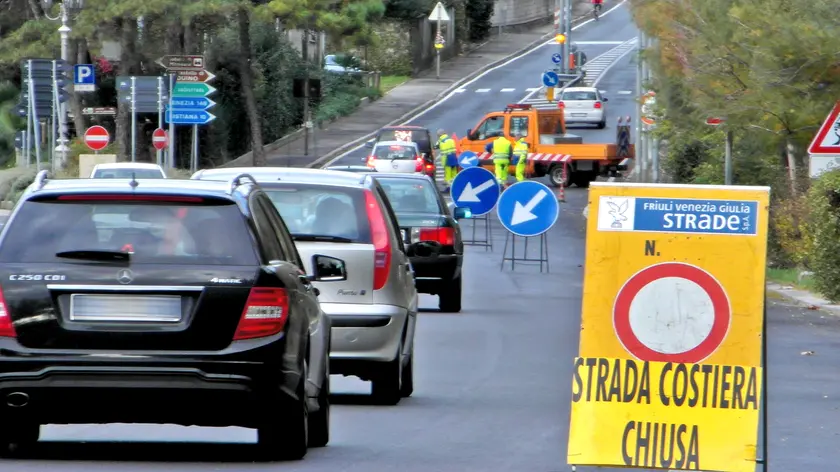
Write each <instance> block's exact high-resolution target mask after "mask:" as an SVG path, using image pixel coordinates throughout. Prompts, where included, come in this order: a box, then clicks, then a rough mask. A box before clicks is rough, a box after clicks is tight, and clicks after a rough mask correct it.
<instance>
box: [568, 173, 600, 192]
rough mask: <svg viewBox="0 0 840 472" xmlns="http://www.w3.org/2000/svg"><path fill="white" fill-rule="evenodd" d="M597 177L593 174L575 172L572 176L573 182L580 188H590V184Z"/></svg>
mask: <svg viewBox="0 0 840 472" xmlns="http://www.w3.org/2000/svg"><path fill="white" fill-rule="evenodd" d="M596 177H597V175H593V173H592V172H575V173H574V174H573V175H572V180H573V181H574V183H575V185H577V186H578V187H580V188H588V187H589V183H590V182H592V181H593V180H595V178H596Z"/></svg>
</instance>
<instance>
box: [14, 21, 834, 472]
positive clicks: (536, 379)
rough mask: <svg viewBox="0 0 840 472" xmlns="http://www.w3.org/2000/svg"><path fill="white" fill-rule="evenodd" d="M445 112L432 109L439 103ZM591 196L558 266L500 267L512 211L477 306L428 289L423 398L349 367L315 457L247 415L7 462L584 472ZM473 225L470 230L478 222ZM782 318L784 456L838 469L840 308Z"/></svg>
mask: <svg viewBox="0 0 840 472" xmlns="http://www.w3.org/2000/svg"><path fill="white" fill-rule="evenodd" d="M621 15H623V14H613V15H609V16H607V17H604V18H603V19H602V20H601V22H599V23H597V24H593V25H592V27H593V28H598V29H599V30H600V33H597V32H595V33H592V34H593V35H595V36H597V34H601V36H602V39H603V38H612V33H613V32H621V31H622V30H623V26H622V24H620V22H619V21H618V20H619V19H621V18H622V16H621ZM624 19H625V21H629V19H627V17H626V16H625V17H624ZM611 22H615V24H611ZM580 31H581V34H583V33H584V32H585V31H586V27H584V28H581V30H580ZM523 60H526V59H523ZM527 60H530V59H527ZM533 60H534V61H538V59H533ZM540 60H541V59H540ZM514 64H516V63H514ZM522 64H525V63H524V62H523V63H522ZM520 66H521V67H524V66H522V65H521V64H520ZM632 68H633V66H632V64H631V63H630V62H629V60H625V61H624V62H622V63H619V64H617V65H616V66H615V67H614V68H613V69H611V70H610V71H609V74H610V75H608V76H607V77H605V79H604V81H603V82H602V84H599V85H600V86H601V88H603V89H605V90H608V91H612V90H613V89H614V90H619V89H624V90H631V89H632V85H633V80H635V77H634V76H633V71H632ZM488 87H489V85H488ZM611 96H612V95H611ZM472 97H473V98H472V100H473V101H475V96H474V95H473V96H472ZM617 101H618V102H620V99H618V100H617ZM459 103H460V102H459ZM464 103H472V102H464ZM611 103H613V102H611ZM630 104H632V100H628V103H627V104H625V105H627V106H630V108H632V106H631V105H630ZM447 106H448V105H447ZM619 106H621V105H619ZM439 108H441V107H439ZM458 109H459V107H458V106H456V107H454V109H451V110H450V113H456V111H457V110H458ZM445 111H446V110H445V109H444V110H440V112H445ZM437 112H438V111H436V112H435V113H437ZM444 114H445V113H444ZM631 114H632V113H631ZM432 118H433V115H432V114H431V113H430V114H427V115H426V116H424V117H423V119H429V120H431V119H432ZM607 132H609V131H607ZM586 195H587V194H586V191H585V190H583V189H577V188H572V189H568V191H567V200H568V201H567V203H565V204H564V205H562V213H561V216H560V220H559V221H558V224H557V225H556V226H555V227H554V228H553V229H552V230H551V231H550V232H549V233H548V241H549V246H550V250H549V251H550V253H549V256H550V263H551V266H550V270H551V273H550V274H540V273H539V271H538V269H537V268H535V267H527V266H521V265H517V268H516V270H515V271H514V272H512V271H511V270H510V269H509V268H507V269H505V270H500V263H501V258H502V245H503V243H504V232H503V230H502V229H501V228H500V227H499V225H498V223H497V222H496V224H495V226H494V230H493V239H494V248H493V250H492V251H485V250H484V249H483V248H474V247H470V248H468V251H467V256H466V258H465V268H464V271H465V276H464V297H465V298H464V311H463V312H462V313H461V314H458V315H448V314H441V313H437V312H436V311H435V310H434V309H433V307H435V306H436V302H437V300H436V298H435V297H426V296H424V297H423V298H422V306H423V307H427V308H428V309H425V310H423V313H421V316H420V320H419V322H418V326H417V330H418V331H417V338H416V352H415V354H416V356H417V359H416V366H415V368H416V390H415V394H414V396H412V397H411V398H409V399H406V400H404V401H403V402H402V403H401V404H400V405H398V406H395V407H380V406H374V405H370V404H368V399H367V397H366V395H365V394H366V393H367V392H368V391H369V386H368V384H366V383H363V382H361V381H358V380H356V379H354V378H341V377H336V378H334V379H333V382H334V383H333V392H334V398H333V402H334V404H335V408H334V410H333V417H332V421H333V422H332V428H333V429H332V441H331V442H330V445H329V446H328V447H326V448H323V449H314V450H311V451H310V453H309V455H308V456H307V458H306V459H305V460H304V461H303V462H297V463H289V464H282V463H278V464H264V463H252V462H251V461H250V457H251V456H252V454H253V448H252V447H251V446H250V445H249V444H248V443H252V442H253V441H254V440H255V434H254V432H253V431H250V430H245V429H237V428H225V429H212V428H183V427H176V426H145V425H109V426H89V425H82V426H48V427H46V428H45V431H44V439H45V442H43V443H42V444H41V445H40V446H39V448H38V449H37V450H36V451H35V455H34V458H32V459H29V460H25V461H24V460H21V461H3V462H0V470H4V471H5V470H8V471H14V472H35V471H38V472H41V471H43V472H47V471H49V472H56V471H60V472H98V471H102V472H106V471H107V472H134V471H141V470H142V471H151V470H160V471H167V472H179V471H199V470H201V471H207V470H216V471H240V470H243V471H244V470H259V471H269V470H271V471H278V470H294V471H301V472H305V471H312V472H392V471H394V470H401V471H403V472H414V471H417V472H420V471H424V472H425V471H433V472H450V471H451V472H471V471H476V472H479V471H480V472H496V471H499V472H508V471H509V472H525V471H529V472H530V471H533V472H555V471H568V470H569V468H568V467H567V466H566V465H565V463H566V459H565V451H566V443H567V427H568V419H569V403H570V388H569V387H570V385H571V373H572V372H571V371H572V369H571V367H572V359H573V357H574V356H575V355H576V352H577V346H578V331H579V326H580V315H579V314H580V304H581V290H582V281H581V277H582V272H583V269H582V265H583V262H584V261H583V254H584V219H583V217H582V216H581V211H582V209H583V207H584V205H585V204H586ZM464 232H465V233H469V232H470V228H469V224H468V223H467V224H465V225H464ZM535 249H536V248H534V247H533V246H532V250H535ZM768 316H769V336H768V342H769V343H770V344H769V345H770V349H769V351H770V354H769V355H770V358H769V367H768V369H769V376H770V386H769V394H768V395H769V400H770V407H771V409H770V415H771V416H770V418H771V420H770V425H769V426H770V442H769V445H770V448H771V449H770V464H771V467H772V469H773V470H802V471H807V472H835V471H836V470H837V466H836V452H835V451H836V444H837V439H838V435H840V382H837V379H838V378H840V354H839V353H838V349H837V348H838V346H840V341H838V340H840V318H836V317H832V316H829V315H825V314H823V313H821V312H816V311H809V310H805V309H801V308H797V307H791V306H787V305H785V304H783V303H780V302H777V301H771V306H770V308H769V311H768ZM810 352H813V354H812V355H803V354H802V353H810ZM114 401H119V399H118V398H115V399H114ZM68 407H70V408H72V405H68ZM126 407H127V408H130V407H131V406H130V405H126ZM215 407H217V408H236V405H215ZM0 420H1V419H0ZM83 441H84V442H85V443H82V442H83ZM115 441H117V442H115ZM579 470H582V471H592V470H593V469H590V468H579ZM601 470H608V469H601Z"/></svg>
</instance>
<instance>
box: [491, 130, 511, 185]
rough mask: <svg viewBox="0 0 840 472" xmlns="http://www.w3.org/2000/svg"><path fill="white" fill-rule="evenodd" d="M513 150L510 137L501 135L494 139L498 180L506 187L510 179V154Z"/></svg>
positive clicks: (494, 158)
mask: <svg viewBox="0 0 840 472" xmlns="http://www.w3.org/2000/svg"><path fill="white" fill-rule="evenodd" d="M512 152H513V146H511V144H510V141H508V138H506V137H504V136H499V137H498V138H496V140H495V141H493V167H495V169H496V180H498V181H499V185H500V186H502V187H504V186H505V184H507V180H508V166H509V165H510V155H511V153H512Z"/></svg>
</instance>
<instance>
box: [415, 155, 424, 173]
mask: <svg viewBox="0 0 840 472" xmlns="http://www.w3.org/2000/svg"><path fill="white" fill-rule="evenodd" d="M414 162H415V164H414V172H423V158H422V157H418V158H417V159H416V160H415V161H414Z"/></svg>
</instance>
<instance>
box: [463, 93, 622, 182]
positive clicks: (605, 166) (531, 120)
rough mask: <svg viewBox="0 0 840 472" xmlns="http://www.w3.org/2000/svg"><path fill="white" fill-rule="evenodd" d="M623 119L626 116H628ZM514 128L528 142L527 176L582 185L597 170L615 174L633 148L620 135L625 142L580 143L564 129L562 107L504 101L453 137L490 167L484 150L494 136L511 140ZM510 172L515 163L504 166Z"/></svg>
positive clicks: (594, 177) (482, 164) (512, 140)
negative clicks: (502, 106) (504, 104)
mask: <svg viewBox="0 0 840 472" xmlns="http://www.w3.org/2000/svg"><path fill="white" fill-rule="evenodd" d="M628 121H629V118H628ZM516 132H520V133H522V134H523V135H524V136H525V141H526V142H528V144H529V146H530V152H529V154H528V164H527V176H528V177H530V178H534V177H543V176H546V175H547V176H548V178H549V180H550V181H551V183H552V184H553V185H555V186H560V184H561V183H562V184H563V185H564V186H569V185H570V184H575V185H577V186H578V187H588V186H589V182H592V181H594V180H595V179H596V178H598V176H599V175H602V176H618V175H620V174H619V172H621V171H626V170H627V166H628V164H629V162H630V161H629V159H631V158H633V157H635V148H634V146H633V145H632V144H629V136H626V137H625V140H626V141H625V145H624V146H619V144H618V143H614V144H585V143H584V142H583V138H582V137H580V136H576V135H572V134H567V133H566V121H565V119H564V118H563V109H562V108H558V109H556V110H538V109H535V108H533V107H531V105H521V104H514V105H508V106H507V108H505V109H504V110H503V111H497V112H491V113H488V114H486V115H484V117H483V118H482V119H481V121H480V122H479V123H478V125H476V127H475V128H472V129H469V130H467V135H466V137H464V138H462V139H461V140H460V141H459V145H460V149H461V151H472V152H474V153H476V154H477V155H478V158H479V161H480V164H479V165H481V167H483V168H485V169H487V170H489V171H491V172H493V171H494V166H493V155H492V153H489V152H487V151H486V150H485V148H486V146H487V144H488V143H492V142H493V141H494V140H496V139H497V138H498V137H499V136H504V137H506V138H508V139H510V141H511V143H513V142H514V141H515V139H514V137H513V134H514V133H516ZM509 169H510V174H511V175H514V173H515V171H516V168H515V166H510V167H509Z"/></svg>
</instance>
